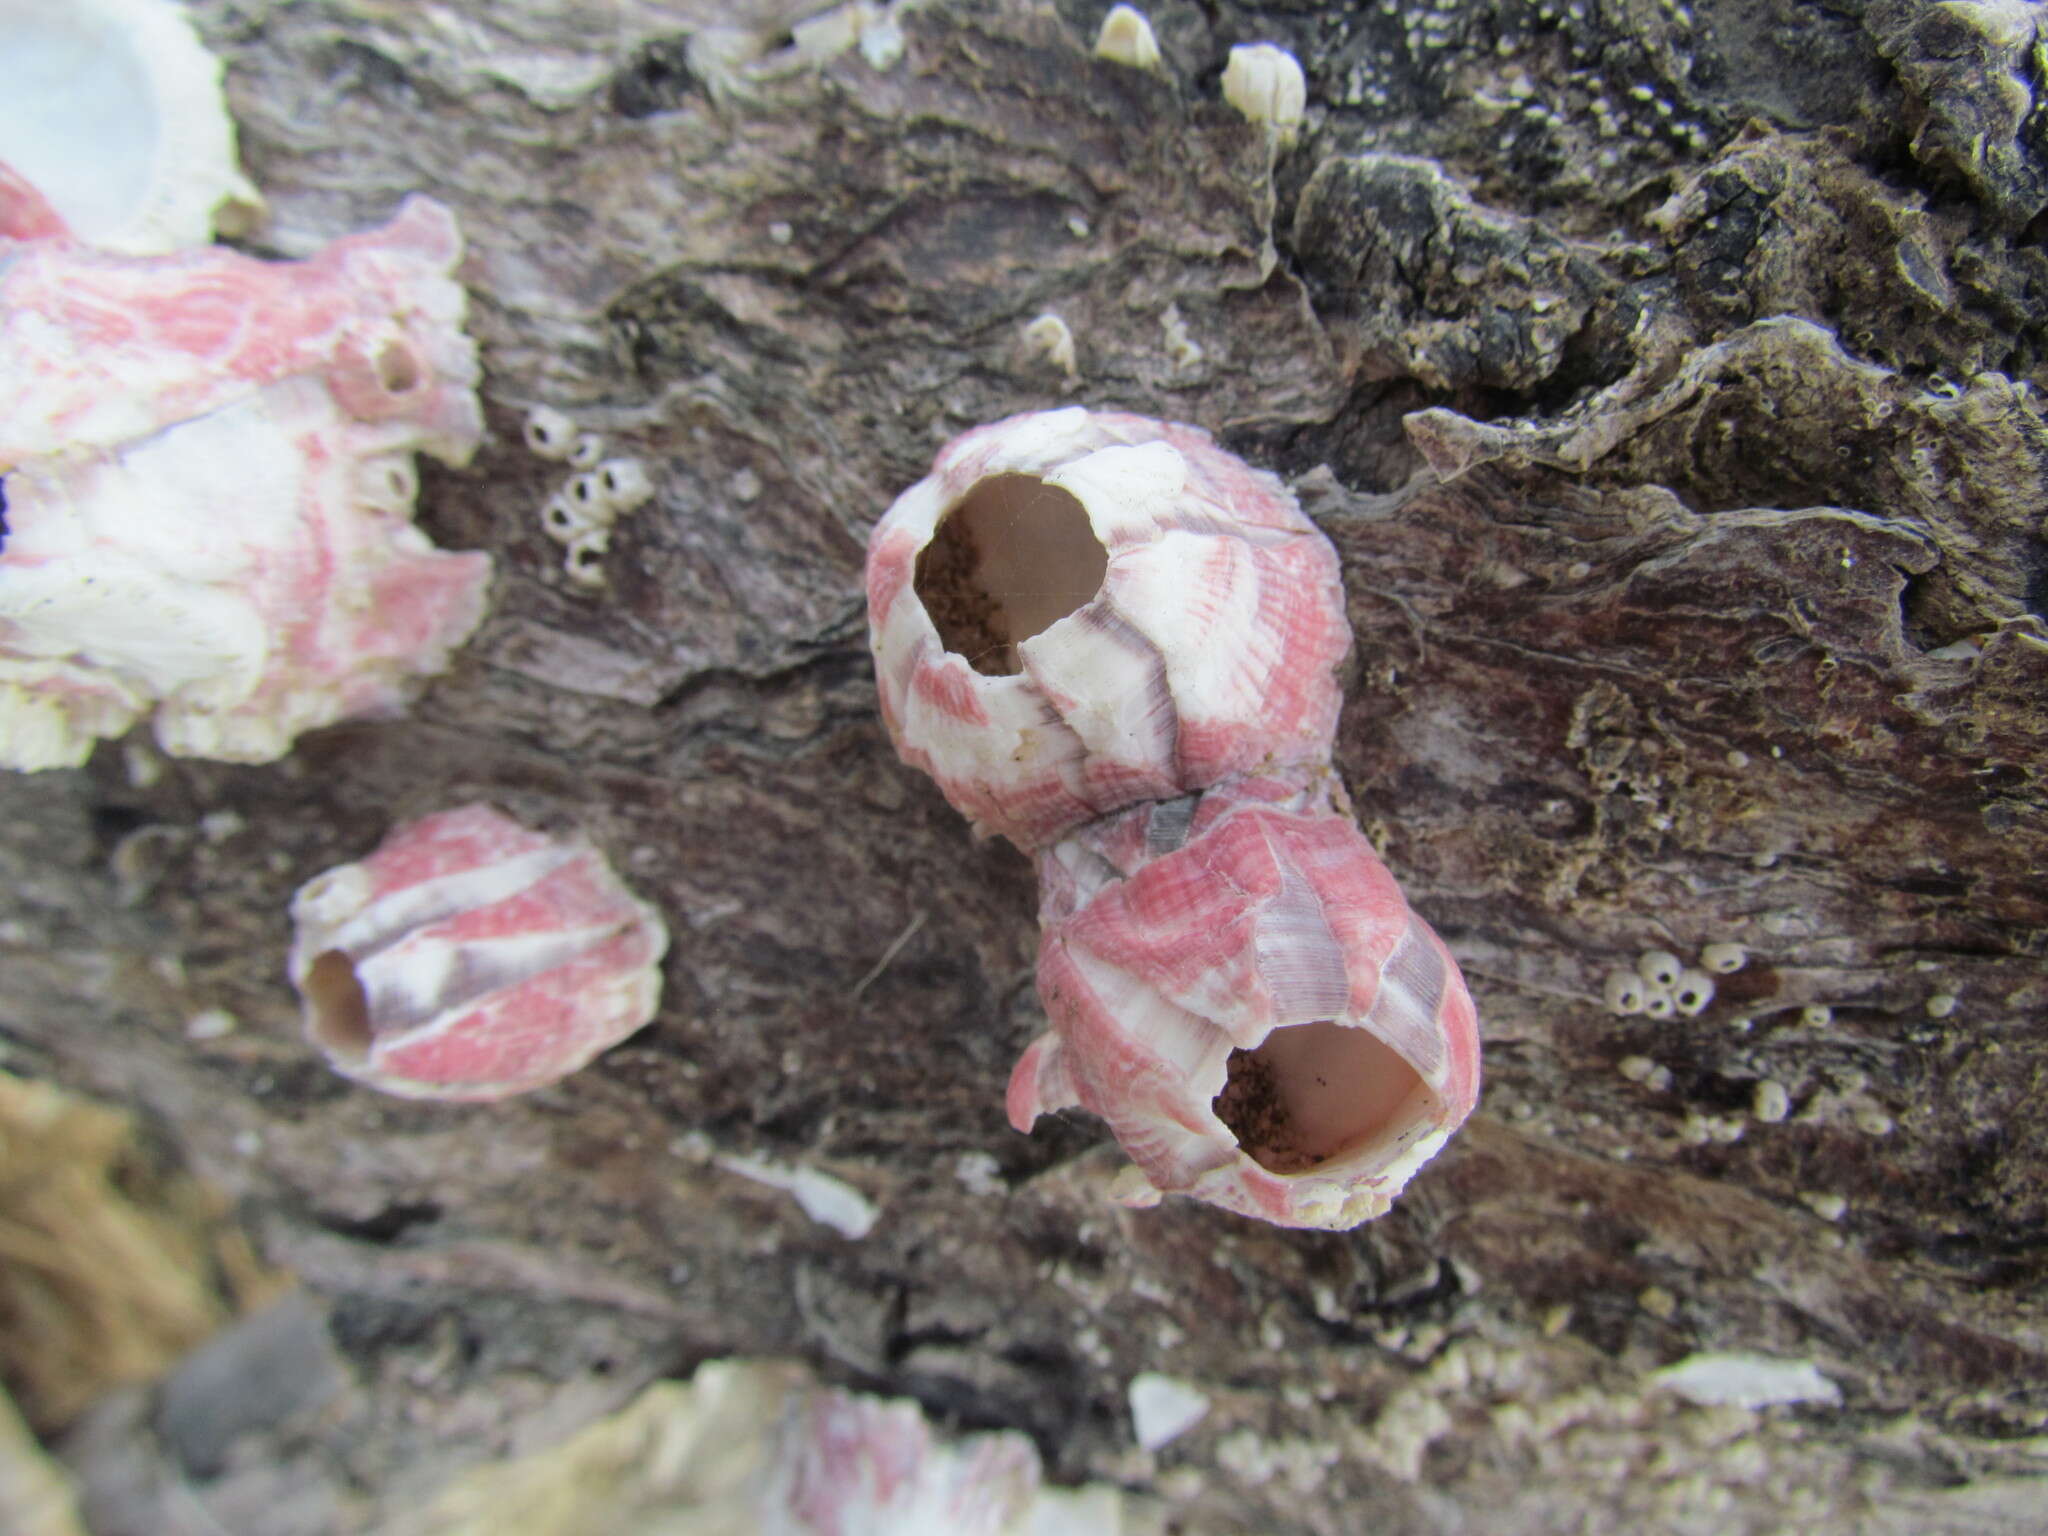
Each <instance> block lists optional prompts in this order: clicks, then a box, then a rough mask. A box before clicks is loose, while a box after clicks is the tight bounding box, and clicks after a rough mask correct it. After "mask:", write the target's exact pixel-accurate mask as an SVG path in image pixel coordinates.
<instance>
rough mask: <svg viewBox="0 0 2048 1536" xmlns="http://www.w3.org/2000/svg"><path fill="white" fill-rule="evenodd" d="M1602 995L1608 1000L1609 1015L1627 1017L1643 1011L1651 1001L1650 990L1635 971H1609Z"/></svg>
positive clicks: (1602, 988) (1602, 987) (1603, 984)
mask: <svg viewBox="0 0 2048 1536" xmlns="http://www.w3.org/2000/svg"><path fill="white" fill-rule="evenodd" d="M1601 995H1602V996H1603V997H1605V998H1606V1000H1607V1011H1608V1012H1609V1013H1618V1014H1622V1015H1624V1016H1626V1015H1628V1014H1631V1013H1641V1012H1642V1011H1643V1005H1644V1004H1645V1003H1647V1002H1648V1001H1649V999H1650V989H1649V987H1648V986H1647V985H1645V983H1644V981H1643V978H1642V977H1640V976H1638V975H1637V974H1636V973H1635V972H1634V971H1609V972H1608V973H1607V979H1606V981H1605V982H1604V983H1602V985H1601Z"/></svg>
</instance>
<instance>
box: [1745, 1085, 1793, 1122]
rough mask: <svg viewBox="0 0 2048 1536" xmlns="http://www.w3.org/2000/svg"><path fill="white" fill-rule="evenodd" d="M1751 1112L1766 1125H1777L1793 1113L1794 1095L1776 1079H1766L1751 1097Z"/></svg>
mask: <svg viewBox="0 0 2048 1536" xmlns="http://www.w3.org/2000/svg"><path fill="white" fill-rule="evenodd" d="M1749 1112H1750V1113H1751V1114H1753V1115H1755V1116H1756V1117H1757V1119H1759V1120H1761V1121H1763V1123H1764V1124H1765V1125H1776V1124H1777V1123H1778V1122H1779V1121H1781V1120H1783V1119H1784V1118H1785V1117H1786V1116H1787V1115H1789V1114H1790V1113H1791V1112H1792V1095H1791V1094H1789V1093H1787V1092H1786V1091H1785V1085H1784V1084H1783V1083H1781V1082H1778V1081H1777V1080H1776V1079H1774V1078H1768V1077H1767V1078H1765V1079H1764V1080H1763V1081H1762V1082H1760V1083H1758V1084H1757V1085H1756V1090H1755V1091H1754V1092H1753V1093H1752V1094H1751V1095H1750V1099H1749Z"/></svg>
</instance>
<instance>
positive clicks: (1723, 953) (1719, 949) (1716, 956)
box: [1700, 943, 1749, 976]
mask: <svg viewBox="0 0 2048 1536" xmlns="http://www.w3.org/2000/svg"><path fill="white" fill-rule="evenodd" d="M1747 964H1749V951H1748V950H1746V949H1744V948H1743V947H1742V946H1741V945H1740V944H1729V943H1721V944H1709V945H1708V946H1707V947H1706V948H1705V949H1702V950H1701V951H1700V969H1701V970H1703V971H1708V972H1710V973H1712V974H1713V975H1716V976H1732V975H1734V974H1735V973H1736V972H1737V971H1739V970H1741V969H1742V968H1743V967H1744V966H1745V965H1747Z"/></svg>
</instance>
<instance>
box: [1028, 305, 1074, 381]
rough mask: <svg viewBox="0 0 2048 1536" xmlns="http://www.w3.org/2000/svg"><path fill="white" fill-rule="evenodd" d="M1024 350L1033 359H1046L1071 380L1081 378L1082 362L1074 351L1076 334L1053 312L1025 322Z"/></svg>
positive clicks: (1047, 312)
mask: <svg viewBox="0 0 2048 1536" xmlns="http://www.w3.org/2000/svg"><path fill="white" fill-rule="evenodd" d="M1024 350H1025V352H1026V353H1027V354H1028V355H1030V356H1032V357H1042V358H1045V359H1046V360H1047V361H1048V362H1050V363H1051V364H1052V365H1053V366H1054V367H1055V368H1057V369H1059V371H1060V372H1061V373H1064V374H1065V375H1066V376H1067V377H1068V379H1070V380H1072V379H1078V378H1080V376H1081V367H1080V362H1079V359H1078V358H1077V356H1076V354H1075V351H1074V332H1073V330H1072V328H1071V327H1070V326H1068V324H1067V322H1066V321H1064V320H1062V319H1061V318H1060V317H1059V316H1058V315H1056V314H1054V313H1053V312H1052V311H1051V310H1047V311H1046V312H1045V313H1044V314H1042V315H1039V316H1037V317H1036V318H1035V319H1032V320H1028V321H1026V322H1025V325H1024Z"/></svg>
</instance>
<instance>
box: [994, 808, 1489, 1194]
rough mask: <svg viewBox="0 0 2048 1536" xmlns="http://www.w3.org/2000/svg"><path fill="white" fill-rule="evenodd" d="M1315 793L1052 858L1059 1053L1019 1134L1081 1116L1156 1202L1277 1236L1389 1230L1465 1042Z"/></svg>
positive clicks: (1142, 820) (1055, 1050)
mask: <svg viewBox="0 0 2048 1536" xmlns="http://www.w3.org/2000/svg"><path fill="white" fill-rule="evenodd" d="M1332 790H1333V781H1332V780H1331V778H1330V776H1329V774H1328V773H1327V772H1326V771H1324V770H1321V769H1314V770H1300V771H1296V772H1294V773H1291V774H1286V775H1273V776H1262V775H1254V776H1250V777H1247V778H1241V779H1233V780H1231V781H1229V782H1228V783H1226V784H1223V785H1220V786H1218V787H1217V788H1215V789H1211V790H1209V791H1207V792H1205V793H1203V794H1200V795H1197V796H1191V797H1188V798H1186V799H1182V800H1175V801H1167V802H1163V803H1155V804H1151V805H1141V806H1134V807H1132V808H1131V809H1129V810H1127V811H1123V812H1120V813H1119V814H1117V815H1115V816H1110V817H1106V818H1104V819H1103V820H1101V821H1097V822H1093V823H1091V824H1090V825H1089V826H1087V827H1085V828H1083V829H1082V830H1080V831H1078V832H1076V833H1074V834H1073V835H1072V836H1070V837H1068V838H1066V839H1064V840H1062V841H1061V842H1059V843H1058V844H1056V845H1055V846H1054V847H1053V848H1051V849H1050V850H1048V851H1047V852H1046V853H1044V854H1042V855H1041V856H1040V858H1039V861H1038V868H1039V903H1040V907H1039V919H1040V922H1041V923H1042V925H1043V928H1044V937H1043V940H1042V942H1041V944H1040V948H1039V962H1038V987H1039V995H1040V997H1041V998H1043V999H1044V1002H1045V1009H1046V1014H1047V1017H1048V1019H1049V1020H1050V1022H1051V1024H1052V1028H1051V1030H1050V1031H1049V1032H1048V1033H1047V1034H1045V1035H1043V1036H1041V1037H1040V1038H1039V1039H1038V1041H1036V1042H1035V1043H1034V1044H1033V1045H1032V1046H1031V1047H1030V1048H1029V1049H1028V1050H1026V1051H1025V1053H1024V1056H1023V1059H1022V1060H1020V1061H1019V1062H1018V1063H1017V1067H1016V1070H1015V1072H1014V1073H1013V1074H1012V1075H1011V1078H1010V1091H1009V1113H1010V1121H1011V1123H1012V1124H1013V1125H1015V1126H1016V1127H1017V1128H1018V1129H1019V1130H1029V1129H1030V1128H1031V1125H1032V1123H1033V1122H1034V1121H1035V1120H1036V1119H1037V1118H1038V1116H1040V1115H1042V1114H1044V1113H1046V1112H1047V1111H1049V1110H1056V1109H1061V1108H1065V1107H1067V1106H1069V1105H1076V1104H1078V1105H1080V1106H1082V1107H1083V1108H1086V1109H1089V1110H1092V1111H1093V1112H1094V1113H1096V1114H1098V1115H1100V1116H1101V1117H1102V1118H1103V1119H1104V1120H1106V1121H1108V1122H1109V1125H1110V1128H1111V1129H1112V1130H1113V1131H1114V1132H1115V1133H1116V1137H1117V1140H1118V1141H1119V1142H1120V1143H1121V1144H1122V1146H1123V1148H1124V1150H1125V1151H1126V1152H1128V1153H1129V1154H1130V1156H1131V1158H1132V1160H1133V1161H1134V1162H1136V1163H1137V1165H1138V1167H1139V1168H1140V1169H1141V1170H1143V1172H1144V1174H1145V1176H1146V1179H1147V1180H1148V1181H1149V1182H1150V1184H1151V1186H1152V1188H1154V1189H1156V1190H1159V1191H1161V1192H1164V1193H1173V1194H1188V1195H1193V1196H1195V1197H1197V1198H1199V1199H1203V1200H1207V1201H1209V1202H1210V1203H1212V1204H1215V1205H1220V1206H1222V1207H1224V1208H1225V1209H1226V1210H1232V1211H1236V1212H1238V1213H1240V1214H1242V1215H1246V1216H1257V1217H1260V1218H1263V1219H1264V1220H1267V1221H1272V1222H1278V1223H1281V1224H1283V1225H1287V1226H1301V1227H1333V1228H1334V1227H1350V1226H1355V1225H1357V1224H1358V1223H1359V1222H1361V1221H1366V1220H1369V1219H1370V1218H1372V1217H1374V1216H1378V1215H1380V1214H1381V1213H1383V1212H1384V1211H1385V1210H1386V1209H1387V1207H1388V1205H1389V1204H1390V1203H1391V1201H1392V1200H1393V1198H1394V1196H1396V1195H1397V1194H1399V1193H1400V1191H1401V1188H1402V1186H1403V1185H1405V1184H1406V1183H1407V1181H1408V1179H1409V1176H1410V1175H1411V1174H1413V1173H1414V1172H1415V1170H1416V1169H1417V1168H1419V1167H1421V1166H1422V1164H1423V1163H1425V1162H1427V1161H1428V1160H1429V1158H1430V1157H1431V1156H1432V1155H1434V1153H1435V1152H1436V1151H1437V1149H1438V1148H1439V1147H1441V1146H1442V1145H1443V1144H1444V1142H1445V1140H1446V1139H1447V1138H1448V1137H1449V1136H1450V1133H1451V1132H1452V1131H1453V1130H1455V1129H1456V1128H1457V1127H1458V1126H1459V1125H1460V1124H1461V1123H1462V1122H1463V1121H1464V1119H1465V1117H1466V1116H1467V1115H1468V1114H1470V1113H1471V1111H1472V1106H1473V1103H1474V1101H1475V1099H1476V1097H1477V1094H1478V1088H1479V1037H1478V1024H1477V1019H1476V1016H1475V1014H1474V1012H1473V1008H1472V1000H1471V997H1470V995H1469V994H1468V993H1467V992H1466V990H1465V986H1464V982H1463V980H1462V979H1461V978H1460V976H1459V974H1458V966H1457V962H1456V961H1454V960H1453V959H1452V958H1451V956H1450V952H1449V951H1448V950H1446V949H1445V948H1444V945H1443V941H1442V940H1441V939H1439V938H1438V937H1437V936H1436V934H1435V933H1434V932H1432V931H1431V930H1430V928H1429V925H1428V924H1426V923H1424V922H1423V921H1422V920H1421V919H1420V918H1418V917H1416V916H1415V914H1414V913H1413V912H1412V911H1410V910H1409V907H1408V903H1407V902H1406V900H1404V899H1403V897H1402V895H1401V891H1400V888H1399V887H1398V886H1397V885H1396V884H1395V883H1394V877H1393V876H1392V875H1391V874H1390V873H1388V871H1387V868H1386V866H1385V865H1384V864H1382V863H1381V862H1380V859H1379V857H1378V855H1377V854H1375V853H1374V852H1373V849H1372V845H1371V844H1370V843H1368V842H1367V841H1366V840H1365V837H1364V835H1363V834H1361V833H1360V832H1359V830H1358V828H1357V827H1356V825H1354V824H1353V822H1352V820H1351V818H1350V817H1349V816H1348V815H1346V814H1343V813H1342V812H1341V811H1340V810H1339V809H1338V808H1337V807H1336V806H1335V805H1333V804H1332Z"/></svg>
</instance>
